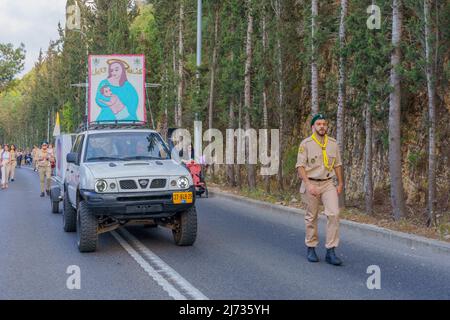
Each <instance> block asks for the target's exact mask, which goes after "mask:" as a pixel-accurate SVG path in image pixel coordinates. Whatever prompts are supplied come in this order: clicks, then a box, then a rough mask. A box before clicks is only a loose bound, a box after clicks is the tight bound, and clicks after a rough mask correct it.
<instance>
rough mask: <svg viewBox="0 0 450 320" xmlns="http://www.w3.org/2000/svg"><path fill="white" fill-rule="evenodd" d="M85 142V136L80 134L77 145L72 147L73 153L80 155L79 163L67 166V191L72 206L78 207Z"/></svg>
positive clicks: (76, 141)
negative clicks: (82, 153)
mask: <svg viewBox="0 0 450 320" xmlns="http://www.w3.org/2000/svg"><path fill="white" fill-rule="evenodd" d="M83 141H84V134H80V135H79V136H78V137H77V138H76V140H75V144H74V145H73V147H72V150H71V152H76V153H78V160H77V163H76V164H75V163H69V164H68V166H67V170H68V171H69V172H68V174H67V177H68V179H67V189H68V194H69V200H70V202H71V203H72V205H74V206H75V205H76V203H77V189H78V185H79V183H80V161H81V151H82V150H83Z"/></svg>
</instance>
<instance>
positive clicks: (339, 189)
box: [336, 184, 344, 194]
mask: <svg viewBox="0 0 450 320" xmlns="http://www.w3.org/2000/svg"><path fill="white" fill-rule="evenodd" d="M336 190H337V193H338V194H341V193H342V191H343V190H344V186H343V185H342V184H338V186H337V187H336Z"/></svg>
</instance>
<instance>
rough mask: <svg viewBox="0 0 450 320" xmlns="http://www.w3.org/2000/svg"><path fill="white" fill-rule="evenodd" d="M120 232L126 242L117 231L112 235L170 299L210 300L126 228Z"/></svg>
mask: <svg viewBox="0 0 450 320" xmlns="http://www.w3.org/2000/svg"><path fill="white" fill-rule="evenodd" d="M119 230H120V233H121V235H123V237H124V238H126V240H125V239H124V238H123V237H122V236H121V235H119V234H118V233H117V232H116V231H112V232H111V234H112V235H113V236H114V237H115V238H116V240H117V241H118V242H119V243H120V245H121V246H122V247H123V248H124V249H125V250H126V251H127V252H128V253H129V254H130V255H131V257H133V259H134V260H136V262H137V263H138V264H139V265H140V266H141V267H142V268H143V269H144V270H145V271H146V272H147V273H148V275H149V276H150V277H151V278H152V279H153V280H155V281H156V283H157V284H158V285H159V286H161V287H162V289H163V290H164V291H166V292H167V293H168V294H169V296H170V297H172V298H174V299H175V300H187V299H189V300H208V297H206V296H205V295H204V294H203V293H201V292H200V290H198V289H197V288H195V287H194V286H193V285H192V284H190V283H189V282H188V281H187V280H186V279H184V278H183V277H182V276H181V275H180V274H179V273H178V272H176V271H175V270H174V269H172V268H171V267H170V266H169V265H168V264H166V263H165V262H164V261H163V260H162V259H161V258H160V257H158V256H157V255H156V254H154V253H153V252H152V251H151V250H150V249H148V248H147V247H146V246H145V245H144V244H143V243H142V242H140V241H139V240H138V239H137V238H136V237H134V236H133V235H132V234H131V233H130V232H128V231H127V230H126V229H125V228H120V229H119ZM133 247H134V248H136V249H137V250H135V249H134V248H133ZM143 256H144V257H145V258H146V259H144V257H143ZM177 287H178V288H179V289H177Z"/></svg>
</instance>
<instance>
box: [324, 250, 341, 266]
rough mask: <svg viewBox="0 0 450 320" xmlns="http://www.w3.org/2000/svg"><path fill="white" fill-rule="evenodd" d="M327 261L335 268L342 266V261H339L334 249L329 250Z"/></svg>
mask: <svg viewBox="0 0 450 320" xmlns="http://www.w3.org/2000/svg"><path fill="white" fill-rule="evenodd" d="M325 260H326V261H327V262H328V263H329V264H332V265H334V266H340V265H341V264H342V261H341V259H339V258H338V257H337V256H336V253H335V252H334V248H330V249H327V255H326V257H325Z"/></svg>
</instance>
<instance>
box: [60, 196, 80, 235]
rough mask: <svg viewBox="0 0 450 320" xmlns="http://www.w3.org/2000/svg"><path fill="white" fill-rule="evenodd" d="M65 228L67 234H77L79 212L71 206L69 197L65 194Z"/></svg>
mask: <svg viewBox="0 0 450 320" xmlns="http://www.w3.org/2000/svg"><path fill="white" fill-rule="evenodd" d="M62 216H63V228H64V231H65V232H75V231H76V229H77V212H76V210H75V209H74V208H73V207H72V205H71V204H70V200H69V195H68V194H67V192H66V193H65V194H64V201H63V214H62Z"/></svg>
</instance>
